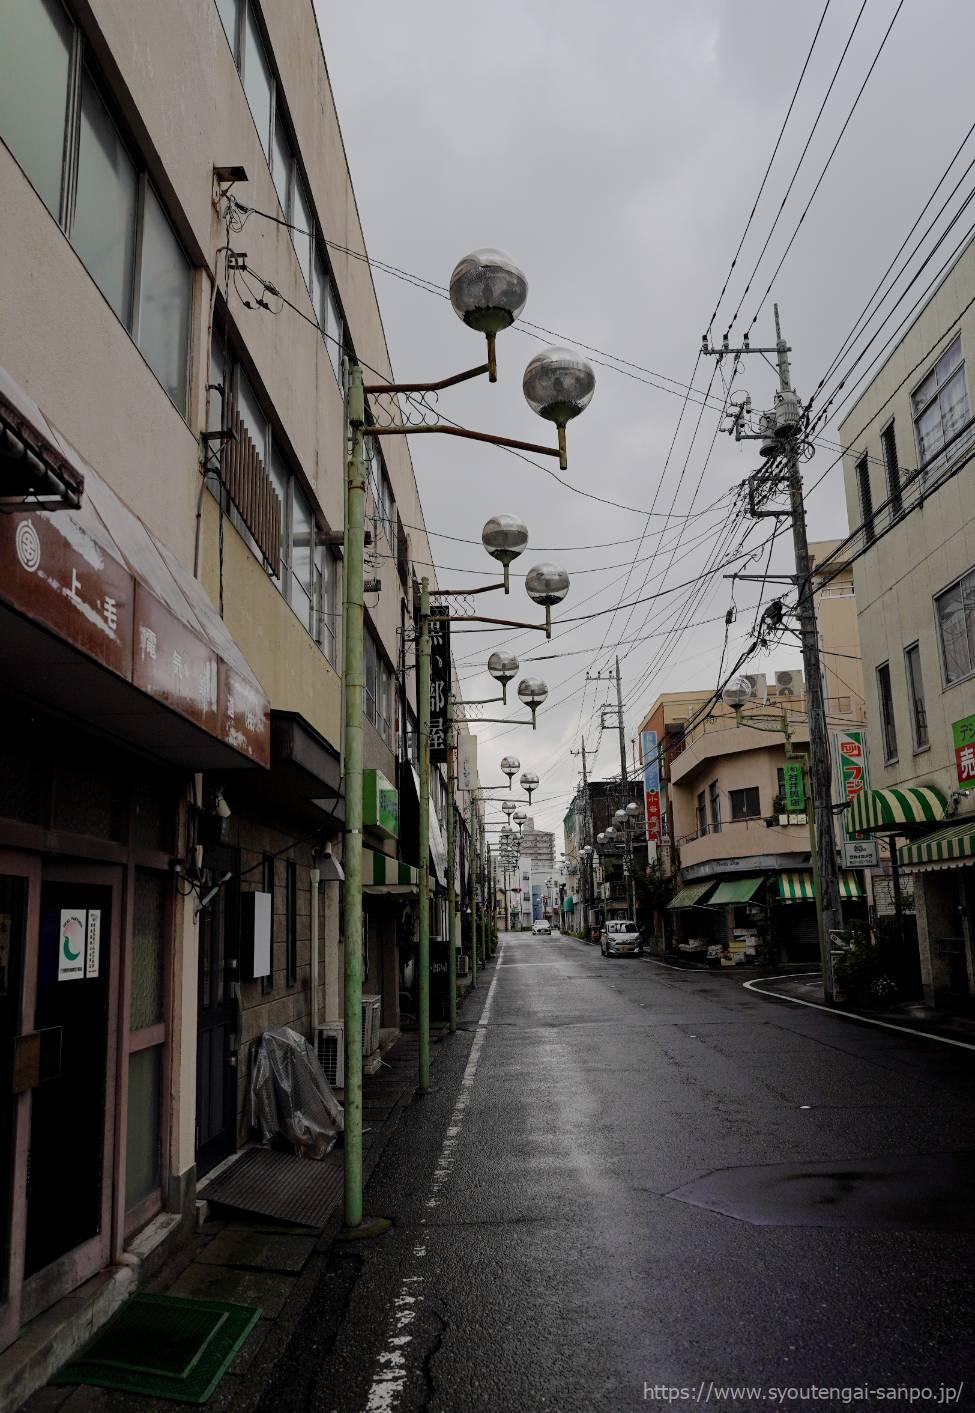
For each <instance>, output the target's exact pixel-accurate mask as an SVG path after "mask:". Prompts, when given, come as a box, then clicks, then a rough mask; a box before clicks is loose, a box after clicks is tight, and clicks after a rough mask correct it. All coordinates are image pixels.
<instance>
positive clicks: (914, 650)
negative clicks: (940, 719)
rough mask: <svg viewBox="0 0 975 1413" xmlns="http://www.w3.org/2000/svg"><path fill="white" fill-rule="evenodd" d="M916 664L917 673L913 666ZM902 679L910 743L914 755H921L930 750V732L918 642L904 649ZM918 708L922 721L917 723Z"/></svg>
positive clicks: (909, 644)
mask: <svg viewBox="0 0 975 1413" xmlns="http://www.w3.org/2000/svg"><path fill="white" fill-rule="evenodd" d="M912 654H913V655H914V656H913V664H916V667H917V671H916V672H915V670H914V666H913V665H912V656H911V655H912ZM904 677H905V680H906V682H907V704H908V706H909V707H910V710H911V741H912V742H913V745H914V754H915V755H916V756H919V755H923V753H924V752H925V751H929V750H930V749H931V731H930V728H929V726H928V704H927V698H926V696H925V694H924V669H923V667H922V664H921V644H920V642H919V641H915V642H913V643H908V645H907V647H906V648H905V649H904ZM918 708H920V716H921V717H922V718H923V720H922V721H918V714H919V712H918ZM922 731H923V733H924V740H923V741H922V740H920V735H921V732H922Z"/></svg>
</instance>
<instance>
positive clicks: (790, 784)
mask: <svg viewBox="0 0 975 1413" xmlns="http://www.w3.org/2000/svg"><path fill="white" fill-rule="evenodd" d="M782 791H783V794H784V795H785V807H786V810H787V811H788V812H789V814H800V813H801V812H802V811H803V810H804V809H805V808H806V786H805V782H804V781H803V778H802V762H801V761H798V760H790V761H786V763H785V765H784V766H783V768H782Z"/></svg>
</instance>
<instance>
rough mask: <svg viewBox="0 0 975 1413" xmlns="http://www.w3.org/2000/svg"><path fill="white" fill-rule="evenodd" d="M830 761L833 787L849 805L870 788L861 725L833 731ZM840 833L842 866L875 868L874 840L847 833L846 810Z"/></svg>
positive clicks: (875, 847)
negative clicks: (834, 785) (832, 765)
mask: <svg viewBox="0 0 975 1413" xmlns="http://www.w3.org/2000/svg"><path fill="white" fill-rule="evenodd" d="M833 763H834V768H835V774H836V788H837V792H838V794H839V797H840V800H841V801H842V802H843V804H844V805H849V804H851V803H852V801H853V800H855V799H856V797H857V795H859V794H862V792H863V791H864V790H869V788H870V776H869V772H868V769H867V733H866V732H865V731H864V730H863V729H862V728H858V729H856V730H850V731H834V733H833ZM842 821H843V823H842V830H843V837H842V842H841V853H842V856H843V866H844V867H845V868H876V866H877V841H876V839H866V838H864V837H863V836H856V835H853V834H851V833H850V831H849V828H848V826H847V822H846V811H845V810H844V812H843V816H842Z"/></svg>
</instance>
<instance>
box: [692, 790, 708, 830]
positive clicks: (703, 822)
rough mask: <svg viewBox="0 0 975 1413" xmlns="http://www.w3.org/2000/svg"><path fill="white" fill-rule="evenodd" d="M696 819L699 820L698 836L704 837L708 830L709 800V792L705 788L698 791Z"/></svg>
mask: <svg viewBox="0 0 975 1413" xmlns="http://www.w3.org/2000/svg"><path fill="white" fill-rule="evenodd" d="M695 819H696V822H697V837H698V838H699V839H703V838H704V836H705V834H707V832H708V802H707V792H706V791H705V790H699V791H698V792H697V805H696V809H695Z"/></svg>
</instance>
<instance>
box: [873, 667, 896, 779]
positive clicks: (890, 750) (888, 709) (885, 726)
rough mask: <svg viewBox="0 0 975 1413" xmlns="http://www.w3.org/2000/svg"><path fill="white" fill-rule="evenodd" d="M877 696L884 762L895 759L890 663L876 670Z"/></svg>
mask: <svg viewBox="0 0 975 1413" xmlns="http://www.w3.org/2000/svg"><path fill="white" fill-rule="evenodd" d="M877 696H878V698H879V700H880V727H881V732H882V735H883V742H884V760H885V761H892V760H896V759H897V725H896V722H895V721H894V695H893V692H892V691H891V687H890V663H889V662H884V663H881V665H880V666H879V667H878V668H877Z"/></svg>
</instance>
